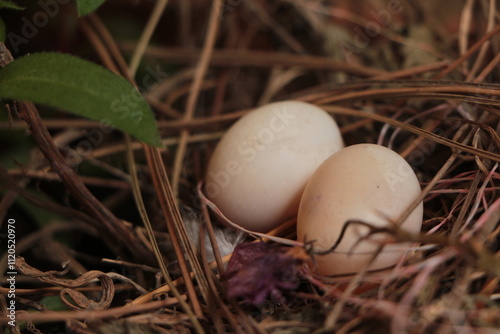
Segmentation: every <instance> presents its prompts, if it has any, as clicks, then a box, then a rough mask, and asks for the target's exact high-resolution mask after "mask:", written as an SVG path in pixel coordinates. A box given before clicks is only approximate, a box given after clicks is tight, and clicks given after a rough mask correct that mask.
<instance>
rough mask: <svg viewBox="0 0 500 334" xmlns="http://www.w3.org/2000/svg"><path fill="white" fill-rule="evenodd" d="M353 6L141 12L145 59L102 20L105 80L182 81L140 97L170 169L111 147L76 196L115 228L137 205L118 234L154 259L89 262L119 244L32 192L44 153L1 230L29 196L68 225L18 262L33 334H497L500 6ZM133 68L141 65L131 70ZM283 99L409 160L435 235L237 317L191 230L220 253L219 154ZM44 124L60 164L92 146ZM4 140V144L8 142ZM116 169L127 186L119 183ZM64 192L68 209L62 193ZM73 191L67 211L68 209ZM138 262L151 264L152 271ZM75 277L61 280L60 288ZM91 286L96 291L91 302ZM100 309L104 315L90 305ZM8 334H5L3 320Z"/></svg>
mask: <svg viewBox="0 0 500 334" xmlns="http://www.w3.org/2000/svg"><path fill="white" fill-rule="evenodd" d="M332 3H333V2H332ZM357 4H358V3H357V2H356V5H352V4H351V2H348V1H338V2H335V4H331V3H330V2H328V3H327V4H321V3H320V2H318V1H306V0H288V1H256V0H247V1H227V3H226V4H225V6H224V5H223V1H220V0H216V1H214V2H213V3H211V4H209V3H208V2H207V1H201V0H200V1H177V2H173V1H172V2H169V3H167V1H158V2H157V3H156V5H154V6H153V5H152V4H151V3H149V2H142V3H141V4H138V5H130V6H131V7H133V6H137V7H139V8H140V10H141V11H145V12H149V13H150V16H149V14H148V17H149V18H148V19H147V20H145V22H143V23H144V27H145V28H144V30H143V32H142V37H141V38H140V39H139V40H138V41H130V40H122V39H118V38H116V37H114V36H113V35H112V34H111V33H110V32H109V30H108V28H107V27H106V23H107V22H106V20H105V19H102V18H101V17H100V14H93V15H91V16H89V17H88V18H85V19H82V20H80V21H79V23H80V26H81V28H82V31H83V33H84V35H85V38H86V41H88V44H89V45H90V46H92V47H93V50H94V51H95V53H94V54H95V55H97V56H98V57H99V59H100V60H101V62H102V64H104V65H105V66H106V67H108V68H109V69H111V70H113V71H115V72H117V73H120V74H121V75H123V76H124V77H126V78H128V79H129V80H130V81H131V82H134V80H137V81H138V82H134V83H135V84H136V85H139V86H141V82H140V77H138V76H136V75H135V74H136V71H137V69H138V68H139V64H140V60H141V59H142V60H143V62H144V63H146V64H158V63H162V64H166V63H168V64H171V65H172V64H175V66H176V70H175V71H174V72H173V73H172V74H171V75H169V76H168V77H165V78H161V80H160V81H158V82H156V84H155V85H154V86H150V87H142V88H147V90H145V91H144V96H145V97H146V98H147V99H148V101H149V102H150V103H151V106H152V108H153V109H154V110H155V112H156V115H157V119H158V123H159V127H160V131H161V133H162V137H163V138H164V143H165V145H166V146H167V149H166V150H158V149H154V148H151V147H147V146H145V145H141V144H140V143H137V142H132V141H131V140H129V139H127V140H125V139H123V138H122V137H117V136H114V137H110V138H108V139H106V142H105V143H104V144H103V145H100V146H99V147H96V148H95V149H94V150H93V151H92V153H91V154H89V155H86V156H83V159H84V161H85V163H87V164H89V165H92V166H96V167H97V168H99V169H102V170H105V171H106V173H108V175H112V176H113V177H112V178H111V177H110V176H108V177H96V176H89V175H84V173H82V174H83V175H81V176H79V177H78V182H80V183H81V184H83V185H85V186H86V187H91V188H92V189H93V191H94V192H95V193H96V194H98V195H96V196H99V198H100V199H99V201H100V205H102V206H105V207H107V208H109V209H110V210H111V211H113V212H118V211H120V210H119V209H120V208H122V207H123V206H130V205H131V203H132V204H133V205H135V206H136V207H137V212H139V213H140V214H139V215H137V214H136V213H133V214H129V215H127V218H125V219H127V220H128V219H130V220H131V223H128V222H124V223H123V222H122V221H120V223H119V224H120V226H121V227H122V228H123V229H124V231H125V232H123V234H124V235H127V233H130V234H131V235H130V236H128V235H127V237H129V238H130V240H132V241H133V242H137V243H138V244H140V248H141V252H142V253H138V251H137V249H138V248H135V247H136V245H135V244H133V243H132V241H129V242H127V241H123V240H122V244H123V243H124V244H125V245H127V244H128V245H130V248H129V249H127V247H126V246H125V250H123V247H121V248H118V249H116V247H113V246H110V247H108V248H109V249H105V247H104V246H102V245H101V246H99V247H98V249H104V250H103V254H96V253H95V252H94V251H93V249H94V247H95V244H93V243H99V244H101V243H106V242H107V243H108V246H109V243H112V242H113V241H112V239H113V237H112V238H111V240H110V238H109V236H106V237H105V238H100V236H99V234H98V233H97V232H96V229H95V221H96V220H97V221H98V220H99V219H104V218H102V217H101V218H99V217H96V216H95V215H94V214H93V213H92V212H91V211H87V212H83V211H81V210H79V209H78V206H75V208H72V207H70V205H68V203H69V201H67V202H66V204H61V203H59V201H57V200H53V199H50V198H48V197H47V198H42V197H40V196H39V195H40V194H37V195H36V196H35V195H33V191H32V190H33V189H36V187H35V188H33V185H37V184H41V185H42V186H41V188H39V189H38V192H39V193H42V194H43V193H44V192H45V191H47V190H44V187H43V184H47V183H48V184H50V182H53V181H54V180H60V178H61V175H58V174H47V172H48V171H49V169H50V168H49V164H47V162H46V161H45V160H43V158H42V157H41V155H40V154H39V153H38V154H34V155H32V158H31V161H30V163H29V164H27V165H25V166H21V167H19V168H12V169H9V170H5V171H4V170H3V169H2V170H1V174H0V178H1V179H2V181H3V182H4V183H5V184H6V188H5V189H10V191H6V192H4V195H3V197H2V200H1V203H0V208H1V211H0V212H1V214H2V215H3V216H5V215H8V214H9V211H7V210H8V209H9V208H10V210H11V211H10V212H11V213H12V212H15V210H16V208H15V207H12V206H13V204H14V203H15V200H16V198H17V195H16V193H17V194H19V195H20V196H22V197H24V198H26V199H27V200H28V201H29V202H31V203H34V204H35V205H37V206H40V207H43V208H44V209H46V210H49V211H51V212H55V213H58V214H59V215H60V216H62V217H66V218H60V219H58V222H56V223H57V224H49V225H47V226H45V227H38V228H36V227H35V226H36V224H35V223H34V222H29V221H28V222H26V229H28V230H29V231H32V230H33V232H30V233H25V235H23V237H22V238H21V239H19V241H18V254H19V255H22V256H25V257H27V258H29V261H27V262H28V263H24V262H22V261H21V260H20V261H21V262H19V265H22V266H23V267H22V268H24V269H23V270H22V271H23V272H24V274H25V278H24V279H25V282H23V281H22V279H21V276H19V279H18V295H19V296H20V299H19V304H22V305H23V307H24V308H25V309H26V310H31V311H30V312H23V311H19V312H18V314H17V319H18V321H20V322H21V323H23V322H24V324H25V326H26V327H25V330H31V331H32V332H36V330H35V328H36V327H38V328H39V329H40V330H42V331H43V332H51V328H59V329H60V328H62V327H50V325H47V323H48V324H53V323H55V324H56V325H54V326H58V325H57V324H58V323H59V324H64V326H66V328H67V329H70V330H73V331H74V332H78V333H111V332H113V331H115V332H125V331H126V330H128V331H131V332H144V333H157V332H158V333H163V332H165V333H167V332H168V333H171V332H179V333H186V332H198V333H202V332H207V333H208V332H213V333H215V332H218V333H222V332H228V333H233V332H234V333H240V332H241V333H246V332H251V333H253V332H256V333H311V332H314V333H330V332H334V333H375V332H376V333H386V332H387V333H389V332H390V333H398V334H399V333H494V332H497V331H498V330H499V328H500V316H499V314H500V284H499V283H500V282H499V281H500V257H499V254H500V224H499V221H500V196H499V192H500V188H499V186H498V182H500V174H499V171H498V164H499V163H500V136H499V132H500V108H499V106H500V100H499V96H500V89H499V88H500V85H498V84H495V82H498V81H499V78H500V71H499V68H500V67H499V66H498V63H499V62H500V56H499V52H500V38H499V36H500V34H499V31H500V22H499V21H500V18H499V16H498V9H497V8H496V7H495V6H496V5H497V3H496V2H495V1H494V0H491V1H488V0H485V1H458V2H456V1H444V2H442V3H440V5H430V4H424V3H419V2H406V1H375V0H374V1H363V2H362V5H359V6H358V5H357ZM391 4H392V5H391ZM395 4H397V6H396V7H391V6H394V5H395ZM457 4H460V7H458V6H457ZM106 6H107V7H106ZM106 6H105V7H104V8H103V11H102V13H103V15H108V16H109V11H111V10H113V9H115V7H116V8H117V9H120V8H121V9H122V10H123V8H122V7H121V6H120V5H118V4H117V3H116V2H113V1H111V2H110V3H109V4H107V5H106ZM436 6H437V7H436ZM127 10H130V9H127ZM99 13H101V12H99ZM173 13H175V14H173ZM374 13H379V14H377V15H374ZM387 13H388V14H387ZM117 15H118V16H119V14H117ZM384 15H385V16H384ZM162 16H163V17H166V19H164V20H161V17H162ZM472 18H473V19H472ZM169 19H170V20H174V19H175V21H169ZM172 22H175V24H174V23H172ZM370 29H372V30H370ZM154 31H156V33H155V34H153V32H154ZM165 34H168V36H164V35H165ZM152 36H153V37H154V41H151V38H152ZM126 53H131V54H132V55H133V56H132V61H131V65H128V64H127V62H126V60H125V58H124V54H126ZM152 67H153V68H154V66H152ZM134 78H135V79H134ZM284 99H297V100H302V101H307V102H310V103H314V104H317V105H320V106H322V107H323V108H324V109H325V110H327V111H328V112H330V113H331V114H333V115H334V116H335V118H336V120H337V122H338V123H339V125H340V127H341V131H342V134H343V136H344V139H345V141H346V144H348V145H351V144H355V143H360V142H371V143H379V144H382V145H385V146H389V147H391V148H392V149H393V150H395V151H397V152H398V153H400V154H401V155H402V156H403V157H404V158H406V159H407V161H408V162H409V163H410V164H411V165H412V167H413V168H414V170H415V172H416V174H417V176H418V178H419V180H420V181H421V185H422V189H423V190H422V194H421V198H420V199H419V200H423V201H424V205H425V213H424V223H423V230H422V233H421V234H420V235H406V234H404V233H401V231H397V230H389V231H385V232H388V233H392V234H393V235H394V238H395V239H396V240H398V239H399V240H411V241H413V242H414V247H413V250H412V251H411V252H409V254H408V255H407V256H406V257H405V258H404V259H402V260H401V261H400V262H399V263H398V265H397V266H396V267H395V268H393V269H391V270H389V271H385V272H381V273H380V272H372V273H371V272H361V273H359V274H358V275H356V276H355V277H329V278H327V277H317V276H316V275H314V274H313V273H310V272H309V271H308V270H307V269H306V268H303V270H302V275H301V282H300V285H299V286H298V288H297V289H296V290H294V291H291V292H287V293H285V300H284V301H283V300H274V299H272V298H270V299H269V300H268V301H266V302H265V303H264V304H263V305H259V306H249V305H247V304H245V303H242V302H240V301H236V300H230V299H228V298H227V297H226V291H225V285H224V284H223V281H222V280H221V279H220V276H219V273H221V272H223V271H224V263H226V262H227V261H228V259H229V256H225V257H221V255H220V253H219V251H218V249H217V247H215V250H214V256H215V258H216V261H215V262H213V263H210V264H209V263H208V262H207V261H206V257H207V254H206V252H205V251H204V249H205V247H201V249H202V251H201V253H200V250H199V249H197V248H196V247H195V246H194V245H193V241H192V240H190V239H189V237H188V233H187V232H186V227H185V225H184V223H183V219H182V216H181V211H183V208H184V207H186V206H187V207H190V208H194V212H195V216H196V219H199V220H200V222H201V226H202V227H201V228H200V235H201V237H200V240H201V244H202V245H203V243H204V242H205V238H204V237H203V235H204V234H208V235H209V236H210V238H209V239H210V240H211V241H212V242H213V241H214V240H215V232H214V228H215V226H213V225H212V220H213V221H214V222H215V220H216V219H215V217H216V213H215V212H214V210H213V207H212V206H211V205H210V203H208V202H207V201H206V199H204V197H203V196H202V194H201V193H200V192H197V191H196V189H197V187H198V184H199V183H200V182H202V181H203V173H204V172H203V171H204V169H205V167H206V165H207V161H208V158H209V157H210V153H211V151H212V149H213V147H214V144H215V143H216V141H217V140H218V139H219V138H220V136H221V135H222V134H223V132H224V131H225V130H226V129H227V128H228V127H229V126H230V125H231V124H232V123H233V122H234V121H235V120H237V119H238V118H239V117H241V116H242V115H244V114H245V113H247V112H248V111H249V110H251V109H252V108H254V107H255V106H257V105H261V104H265V103H268V102H271V101H277V100H284ZM43 124H44V125H43V126H45V127H47V128H48V129H49V130H51V133H52V134H53V139H54V141H55V145H57V146H59V147H65V146H66V145H68V144H69V143H72V145H75V141H76V142H78V140H85V138H83V137H82V135H81V133H80V132H78V131H77V132H75V131H74V129H75V128H76V129H79V130H81V129H92V128H93V127H94V126H95V123H94V122H92V121H85V120H74V119H69V118H68V119H67V118H55V117H53V118H43ZM0 126H2V128H4V129H6V128H7V123H4V124H0ZM24 126H25V125H24V122H22V121H19V120H13V121H12V122H10V128H11V131H19V129H23V128H24ZM70 126H71V127H72V128H73V129H68V127H70ZM35 151H36V150H34V152H35ZM125 156H126V158H124V157H125ZM48 157H49V159H50V154H49V155H48ZM117 157H118V158H119V159H121V160H123V161H124V162H125V161H126V162H127V165H128V167H126V168H121V167H119V166H117V165H119V164H116V163H114V162H113V161H114V160H113V159H118V158H117ZM121 160H120V161H121ZM124 162H123V163H124ZM65 182H66V183H67V182H70V183H71V182H76V181H75V180H71V179H70V180H69V181H67V180H65ZM28 188H30V189H31V190H30V191H28ZM103 188H104V189H106V188H108V190H106V191H102V189H103ZM59 191H60V192H62V193H63V194H62V195H61V196H62V197H64V196H65V193H64V190H59ZM78 191H81V189H78V188H77V189H74V190H73V191H72V192H71V195H72V196H73V197H76V196H75V192H77V193H78ZM103 193H104V195H102V194H103ZM80 195H81V194H80ZM83 197H84V196H83ZM81 200H82V201H83V202H85V201H88V198H83V199H81ZM81 203H82V202H80V205H81ZM207 205H208V206H207ZM409 209H411V208H409ZM113 217H114V218H113V219H115V220H117V221H119V220H118V219H117V218H116V217H115V216H113ZM128 217H130V218H128ZM82 222H83V223H82ZM115 223H116V222H115ZM111 225H113V224H111ZM127 231H128V232H127ZM61 233H66V234H67V235H69V236H72V238H75V237H74V235H78V236H79V237H78V239H79V240H83V241H82V242H83V244H79V245H78V247H75V248H72V246H71V242H70V243H68V242H66V243H64V242H63V243H61V242H60V241H59V240H58V238H57V236H58V235H60V234H61ZM82 235H85V237H82ZM101 235H102V234H101ZM254 236H256V237H258V238H264V239H265V240H267V241H268V242H270V243H287V244H295V247H300V246H301V245H300V244H297V243H294V242H288V241H286V240H283V239H287V240H294V237H295V227H294V222H293V221H290V222H286V223H284V224H283V225H282V226H280V227H279V228H277V229H275V230H273V231H272V232H271V233H269V236H262V235H260V236H259V235H255V234H254ZM250 239H251V237H250ZM89 240H92V242H90V243H89ZM40 247H44V248H46V249H45V251H44V252H45V253H44V254H52V255H50V256H49V257H48V258H45V259H43V261H42V260H41V258H43V256H38V257H37V255H36V253H37V252H39V248H40ZM137 247H139V246H137ZM121 252H123V253H121ZM144 253H146V254H148V255H147V258H144V257H141V256H140V254H144ZM68 259H69V260H70V262H69V265H68V266H67V268H66V273H65V276H64V278H60V277H58V274H57V273H55V272H49V268H52V269H54V268H58V265H60V264H61V263H62V262H64V261H67V260H68ZM4 266H5V261H3V266H2V268H5V267H4ZM36 268H38V269H36ZM157 268H160V269H157ZM111 269H114V270H121V275H110V274H106V273H105V272H107V271H110V270H111ZM84 273H85V274H84ZM159 273H162V276H161V277H160V276H158V275H159ZM82 274H84V275H83V276H82ZM82 277H83V278H82ZM95 278H97V279H99V281H100V282H101V283H100V285H99V286H96V285H95V283H92V282H95V281H92V279H95ZM111 279H112V280H113V281H112V282H111ZM89 282H90V283H89ZM21 283H22V284H21ZM1 289H2V290H0V291H1V292H2V294H5V293H6V291H7V290H6V289H5V288H1ZM146 291H148V293H145V292H146ZM80 292H82V293H83V292H85V294H82V293H80ZM98 292H101V293H98ZM21 296H22V297H21ZM45 296H61V297H60V298H61V300H63V302H64V304H65V305H66V307H68V308H69V310H64V311H63V310H61V311H57V310H45V309H44V306H43V304H44V301H43V300H42V298H41V297H45ZM68 296H69V297H70V298H69V299H68ZM95 300H100V301H99V303H98V305H96V304H95V303H96V302H95ZM1 321H2V324H4V325H5V323H6V318H2V319H1ZM112 328H114V329H112Z"/></svg>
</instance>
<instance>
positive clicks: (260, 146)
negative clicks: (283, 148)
mask: <svg viewBox="0 0 500 334" xmlns="http://www.w3.org/2000/svg"><path fill="white" fill-rule="evenodd" d="M272 113H273V117H271V119H270V120H269V122H268V124H267V126H265V127H263V128H262V129H260V130H259V131H258V132H257V133H255V134H252V135H251V136H249V137H248V138H246V139H245V140H243V141H242V142H241V143H239V144H238V146H237V150H238V153H239V154H240V155H241V156H242V157H244V158H245V160H246V161H247V162H252V161H253V160H254V159H255V158H256V157H257V155H258V154H259V152H262V151H264V150H265V149H266V147H268V146H269V145H270V144H272V143H273V142H274V141H275V139H276V134H279V133H281V132H283V130H284V129H285V128H286V126H287V125H288V124H290V122H292V121H293V120H294V119H295V118H296V115H295V114H293V113H290V112H289V111H287V110H286V107H281V108H277V109H274V110H273V111H272ZM242 172H243V166H241V164H240V163H239V162H238V161H237V160H235V159H232V160H229V161H227V162H226V164H225V166H224V168H223V170H220V171H218V172H214V171H211V172H210V173H209V174H208V178H209V179H211V180H210V181H207V183H206V184H205V192H206V194H207V196H208V197H209V198H214V197H217V195H219V193H220V191H221V190H222V189H224V188H225V187H227V186H228V185H229V183H230V182H231V178H232V177H234V176H237V175H239V174H241V173H242Z"/></svg>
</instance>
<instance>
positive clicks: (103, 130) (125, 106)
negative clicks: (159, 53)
mask: <svg viewBox="0 0 500 334" xmlns="http://www.w3.org/2000/svg"><path fill="white" fill-rule="evenodd" d="M146 72H147V73H148V74H147V75H145V76H144V77H143V80H142V82H141V85H140V86H139V87H137V88H131V90H130V92H128V93H123V94H121V95H120V96H119V97H118V98H117V99H115V100H114V101H113V102H112V103H111V105H110V110H111V111H112V112H113V113H114V114H116V116H117V117H118V119H119V120H125V119H127V118H129V119H131V121H133V122H139V121H141V120H142V117H143V114H142V111H140V110H138V108H137V107H138V105H139V102H140V101H142V100H143V97H142V93H141V92H144V91H148V90H149V89H150V88H151V87H152V86H154V85H155V84H157V83H159V82H161V81H162V80H163V79H165V78H166V77H168V73H166V72H164V71H163V70H162V68H161V67H160V65H158V64H157V65H156V68H152V67H151V66H148V67H146ZM112 131H113V122H112V120H110V119H109V118H106V117H104V118H102V119H101V120H100V122H99V125H98V126H97V127H96V128H93V129H91V130H83V131H82V135H83V136H84V137H85V139H83V140H81V141H79V142H78V144H76V146H75V148H74V149H73V148H71V147H69V146H66V147H65V148H64V149H65V151H66V162H67V163H68V165H69V166H71V167H73V168H74V167H76V166H78V165H79V164H80V163H81V162H82V161H83V158H84V157H86V156H89V155H90V154H91V153H92V151H93V150H94V148H95V147H98V146H100V145H101V144H102V143H103V141H104V135H105V134H108V133H110V132H112Z"/></svg>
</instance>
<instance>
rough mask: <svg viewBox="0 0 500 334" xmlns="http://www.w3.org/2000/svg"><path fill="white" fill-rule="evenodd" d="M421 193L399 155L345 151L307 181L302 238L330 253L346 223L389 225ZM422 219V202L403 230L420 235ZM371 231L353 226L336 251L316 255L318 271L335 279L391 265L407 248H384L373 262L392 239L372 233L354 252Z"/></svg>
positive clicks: (358, 148)
mask: <svg viewBox="0 0 500 334" xmlns="http://www.w3.org/2000/svg"><path fill="white" fill-rule="evenodd" d="M419 194H420V185H419V182H418V180H417V177H416V176H415V173H414V172H413V170H412V168H411V167H410V165H409V164H408V163H407V162H406V161H405V160H404V159H403V158H402V157H401V156H400V155H399V154H397V153H396V152H394V151H392V150H390V149H388V148H386V147H383V146H379V145H374V144H359V145H353V146H349V147H346V148H344V149H342V150H340V151H338V152H337V153H335V154H333V155H332V156H331V157H329V158H328V159H327V160H326V161H325V162H324V163H323V164H322V165H321V166H320V167H319V168H318V169H317V170H316V172H315V173H314V175H313V176H312V177H311V179H310V180H309V182H308V183H307V186H306V188H305V190H304V194H303V195H302V199H301V202H300V207H299V212H298V217H297V237H298V240H299V241H306V240H307V241H311V240H315V242H314V244H313V245H314V249H322V250H325V249H328V248H329V247H331V246H332V245H333V244H334V243H335V242H336V241H337V239H338V237H339V235H340V233H341V229H342V227H343V225H344V223H345V222H347V221H350V220H358V221H363V222H366V223H370V224H372V225H374V226H387V225H388V224H390V222H389V221H390V220H392V221H396V220H397V219H398V218H399V217H400V215H401V214H402V213H403V212H404V211H405V210H406V209H407V208H408V207H409V206H410V205H411V203H412V202H413V201H414V200H415V199H416V198H417V197H418V195H419ZM422 216H423V204H422V203H420V204H419V205H418V207H417V208H416V209H415V210H414V211H413V212H412V213H411V215H410V216H409V217H408V218H407V219H406V220H405V221H404V222H403V224H402V225H401V228H403V229H404V230H406V231H408V232H413V233H417V232H419V231H420V228H421V225H422ZM367 231H368V228H367V227H364V226H359V225H351V226H350V227H349V228H348V229H347V231H346V233H345V235H344V237H343V238H342V241H341V242H340V244H339V245H338V247H337V248H336V249H335V250H334V251H333V252H332V253H329V254H327V255H318V256H316V261H317V272H318V273H320V274H323V275H337V274H348V273H356V272H358V271H360V270H362V269H363V268H365V267H366V266H368V267H367V268H368V270H374V269H382V268H386V267H390V266H392V265H394V264H396V262H397V261H398V259H400V258H401V256H402V255H403V254H404V253H405V251H406V250H407V248H408V246H409V244H408V243H399V244H391V245H386V246H385V247H384V248H383V250H382V252H381V253H380V254H379V255H378V256H377V258H376V259H375V260H374V261H373V262H371V263H370V260H371V258H372V257H373V254H374V252H375V251H376V250H377V249H378V248H379V245H380V244H381V243H380V241H384V240H387V237H388V235H387V234H384V235H380V234H379V235H373V236H372V237H370V239H371V240H363V241H361V242H360V243H359V244H358V245H357V246H356V247H354V248H352V247H353V246H354V244H355V243H356V242H357V241H358V240H359V239H360V237H362V236H365V235H366V233H367ZM373 240H376V241H373ZM350 252H352V253H351V254H350ZM369 263H370V264H369ZM368 264H369V265H368Z"/></svg>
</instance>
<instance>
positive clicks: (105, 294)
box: [16, 257, 115, 311]
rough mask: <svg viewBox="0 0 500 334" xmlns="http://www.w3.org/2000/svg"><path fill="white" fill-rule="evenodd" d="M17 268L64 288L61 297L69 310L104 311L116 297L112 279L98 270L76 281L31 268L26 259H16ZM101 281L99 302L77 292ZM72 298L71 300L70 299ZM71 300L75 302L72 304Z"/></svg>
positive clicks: (53, 272) (58, 273)
mask: <svg viewBox="0 0 500 334" xmlns="http://www.w3.org/2000/svg"><path fill="white" fill-rule="evenodd" d="M16 267H17V268H18V270H19V271H20V272H22V273H23V274H24V275H26V276H31V277H36V278H38V279H39V280H40V281H42V282H44V283H48V284H53V285H57V286H61V287H64V289H62V290H61V292H60V294H59V296H60V298H61V301H62V302H63V303H64V304H65V305H66V306H67V307H69V308H71V309H74V310H94V311H99V310H104V309H107V308H108V307H109V306H110V305H111V301H112V300H113V297H114V295H115V286H114V285H113V280H112V279H111V277H109V276H108V275H106V274H105V273H103V272H102V271H98V270H91V271H88V272H86V273H85V274H83V275H82V276H80V277H78V278H75V279H67V278H59V277H56V276H60V275H61V274H64V273H65V271H63V272H56V271H47V272H43V271H40V270H38V269H36V268H33V267H31V266H30V265H29V264H27V263H26V261H25V260H24V258H22V257H18V258H17V259H16ZM96 279H97V280H99V282H100V283H101V286H102V297H101V300H99V301H97V302H96V301H94V300H91V299H89V298H87V297H86V296H85V295H84V294H83V293H81V292H79V291H77V290H75V289H76V288H80V287H83V286H85V285H87V284H89V283H91V282H93V281H95V280H96ZM68 297H70V299H68ZM71 300H72V301H73V302H71Z"/></svg>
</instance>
